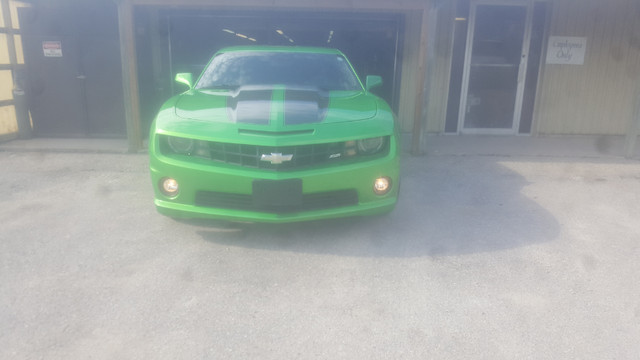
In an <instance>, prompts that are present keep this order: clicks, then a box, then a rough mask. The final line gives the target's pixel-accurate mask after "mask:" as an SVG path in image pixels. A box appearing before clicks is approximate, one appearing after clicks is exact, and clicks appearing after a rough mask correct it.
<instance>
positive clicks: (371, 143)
mask: <svg viewBox="0 0 640 360" xmlns="http://www.w3.org/2000/svg"><path fill="white" fill-rule="evenodd" d="M357 144H358V153H360V154H364V155H371V154H375V153H377V152H378V151H380V149H382V147H383V146H384V137H374V138H368V139H362V140H358V141H357Z"/></svg>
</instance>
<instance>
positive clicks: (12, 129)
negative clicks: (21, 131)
mask: <svg viewBox="0 0 640 360" xmlns="http://www.w3.org/2000/svg"><path fill="white" fill-rule="evenodd" d="M16 132H18V122H17V120H16V109H15V107H14V106H13V105H9V106H1V107H0V135H6V134H12V133H16Z"/></svg>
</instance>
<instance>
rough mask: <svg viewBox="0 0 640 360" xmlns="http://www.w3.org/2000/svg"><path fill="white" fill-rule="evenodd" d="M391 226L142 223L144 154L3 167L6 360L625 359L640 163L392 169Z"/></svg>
mask: <svg viewBox="0 0 640 360" xmlns="http://www.w3.org/2000/svg"><path fill="white" fill-rule="evenodd" d="M403 168H404V170H403V172H404V178H403V184H402V186H403V188H402V195H401V200H400V202H399V204H398V206H397V208H396V210H395V211H394V212H393V213H391V214H390V215H388V216H382V217H371V218H352V219H341V220H333V221H322V222H312V223H303V224H292V225H282V226H273V225H270V226H268V225H255V224H254V225H230V224H225V223H216V222H186V223H185V222H177V221H174V220H171V219H169V218H165V217H163V216H161V215H159V214H157V213H156V212H155V209H154V207H153V204H152V192H151V188H150V183H149V182H150V181H149V176H148V170H147V158H146V155H142V154H135V155H126V154H87V153H43V152H12V151H4V152H0V169H2V171H1V175H0V177H1V180H2V181H1V184H2V189H3V196H2V197H1V198H0V358H2V359H89V358H90V359H294V358H295V359H297V358H300V359H429V358H432V359H461V358H473V359H517V358H527V359H575V358H580V359H614V358H615V359H637V358H639V357H640V341H638V339H640V281H639V279H638V278H639V277H640V221H639V220H638V219H639V216H640V191H639V189H640V162H638V161H631V160H624V159H623V158H620V157H615V156H613V157H598V156H593V157H592V156H589V157H580V156H578V157H576V156H570V157H569V156H564V155H563V156H553V155H550V156H539V155H536V156H532V155H531V154H529V155H527V154H520V155H514V156H502V155H499V154H468V153H465V154H455V153H453V152H438V151H433V152H432V153H431V154H430V155H428V156H425V157H408V156H407V157H406V158H405V159H404V163H403Z"/></svg>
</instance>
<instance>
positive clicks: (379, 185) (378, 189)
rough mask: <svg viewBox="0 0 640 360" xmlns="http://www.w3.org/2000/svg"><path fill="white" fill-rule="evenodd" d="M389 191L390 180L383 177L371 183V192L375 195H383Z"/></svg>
mask: <svg viewBox="0 0 640 360" xmlns="http://www.w3.org/2000/svg"><path fill="white" fill-rule="evenodd" d="M389 190H391V179H390V178H388V177H386V176H383V177H379V178H377V179H376V181H374V182H373V192H374V193H376V194H377V195H384V194H386V193H388V192H389Z"/></svg>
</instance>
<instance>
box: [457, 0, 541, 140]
mask: <svg viewBox="0 0 640 360" xmlns="http://www.w3.org/2000/svg"><path fill="white" fill-rule="evenodd" d="M464 3H465V2H463V1H458V4H459V6H460V5H462V6H464V5H465V4H464ZM462 10H463V11H464V12H463V13H464V16H460V15H457V17H456V20H460V19H465V20H466V19H467V18H468V25H467V26H464V31H466V37H461V36H458V35H457V34H456V42H457V43H456V44H454V47H457V48H461V50H462V49H464V50H463V52H464V61H461V62H460V63H459V65H458V66H459V68H458V69H456V68H455V66H453V64H455V61H454V62H453V63H452V77H451V84H452V88H456V87H457V88H458V89H460V90H459V93H458V94H452V93H450V96H449V104H450V105H452V104H457V106H455V108H454V107H452V106H449V107H448V111H447V125H446V128H447V132H451V131H452V130H453V132H456V133H462V134H504V135H514V134H528V133H530V132H531V121H532V115H533V103H534V101H535V92H536V91H535V89H536V84H537V77H538V68H539V66H540V56H541V53H542V46H541V44H542V39H543V36H544V29H545V23H546V20H545V17H546V3H545V2H536V1H534V0H519V1H517V0H516V1H505V0H475V1H474V0H472V1H470V2H466V9H462ZM460 13H461V12H460V9H459V10H458V14H460ZM456 31H458V28H456ZM460 35H462V34H460ZM454 56H455V55H454ZM458 56H460V57H462V55H461V54H460V55H458ZM454 60H455V59H454ZM456 72H457V73H458V74H460V75H461V76H460V77H459V78H458V80H457V81H459V84H460V85H459V86H455V83H454V76H453V75H454V74H455V73H456ZM456 98H457V99H456Z"/></svg>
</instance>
